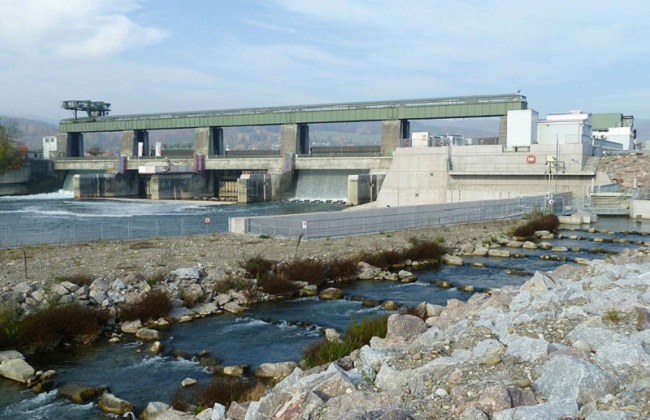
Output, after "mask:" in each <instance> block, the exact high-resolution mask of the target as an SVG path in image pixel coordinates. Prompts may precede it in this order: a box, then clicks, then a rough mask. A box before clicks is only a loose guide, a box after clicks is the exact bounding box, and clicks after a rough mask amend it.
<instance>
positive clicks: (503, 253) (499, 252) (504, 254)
mask: <svg viewBox="0 0 650 420" xmlns="http://www.w3.org/2000/svg"><path fill="white" fill-rule="evenodd" d="M488 256H489V257H499V258H510V251H508V250H507V249H497V248H491V249H490V250H489V251H488Z"/></svg>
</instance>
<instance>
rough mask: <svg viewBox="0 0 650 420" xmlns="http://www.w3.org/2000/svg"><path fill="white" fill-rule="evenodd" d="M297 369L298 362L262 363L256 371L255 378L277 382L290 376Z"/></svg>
mask: <svg viewBox="0 0 650 420" xmlns="http://www.w3.org/2000/svg"><path fill="white" fill-rule="evenodd" d="M297 367H298V365H297V364H296V362H280V363H262V364H261V365H260V366H259V367H258V368H257V369H255V376H257V377H260V378H271V379H274V380H276V381H277V380H281V379H284V378H285V377H287V376H289V375H290V374H291V372H293V370H294V369H295V368H297Z"/></svg>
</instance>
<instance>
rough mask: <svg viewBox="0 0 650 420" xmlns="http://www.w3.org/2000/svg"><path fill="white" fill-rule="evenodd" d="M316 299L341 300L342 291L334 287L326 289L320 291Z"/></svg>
mask: <svg viewBox="0 0 650 420" xmlns="http://www.w3.org/2000/svg"><path fill="white" fill-rule="evenodd" d="M318 297H319V298H320V299H321V300H336V299H341V298H342V297H343V290H341V289H338V288H336V287H328V288H327V289H325V290H321V292H320V293H319V294H318Z"/></svg>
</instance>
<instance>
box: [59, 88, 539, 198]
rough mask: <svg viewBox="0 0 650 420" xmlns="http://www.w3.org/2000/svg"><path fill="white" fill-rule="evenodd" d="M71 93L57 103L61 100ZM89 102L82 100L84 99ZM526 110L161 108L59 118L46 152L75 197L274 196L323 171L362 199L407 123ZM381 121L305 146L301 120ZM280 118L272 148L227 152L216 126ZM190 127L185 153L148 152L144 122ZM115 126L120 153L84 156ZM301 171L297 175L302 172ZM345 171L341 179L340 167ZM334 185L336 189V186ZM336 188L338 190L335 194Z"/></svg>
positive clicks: (456, 103)
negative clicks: (373, 132) (373, 137)
mask: <svg viewBox="0 0 650 420" xmlns="http://www.w3.org/2000/svg"><path fill="white" fill-rule="evenodd" d="M72 102H76V101H64V103H63V104H62V106H63V107H64V108H66V109H71V108H70V107H69V106H71V105H74V104H71V103H72ZM86 102H87V101H86ZM525 109H527V100H526V97H525V96H523V95H520V94H506V95H490V96H463V97H445V98H428V99H414V100H397V101H376V102H357V103H339V104H318V105H298V106H282V107H265V108H246V109H244V108H242V109H225V110H214V111H195V112H179V113H161V114H136V115H112V116H109V115H106V114H107V113H105V112H102V113H100V114H99V115H93V114H91V113H90V112H89V116H88V117H87V118H86V117H81V118H78V117H75V118H71V119H65V120H62V121H60V124H59V133H58V135H57V137H56V148H55V149H56V152H55V153H54V156H55V157H54V169H55V170H57V171H69V172H70V173H76V172H83V171H87V172H93V173H92V174H88V173H87V174H83V173H82V174H79V175H76V176H75V180H74V191H75V197H126V196H132V197H133V196H135V197H138V196H139V197H147V198H151V199H195V198H201V199H215V198H216V199H224V200H233V201H238V202H243V203H247V202H255V201H268V200H277V199H282V198H284V197H286V194H287V192H290V191H295V190H300V186H297V185H296V183H300V180H301V178H304V179H309V180H311V181H310V182H313V178H314V176H306V175H307V174H308V173H309V171H313V174H316V176H317V174H329V176H330V178H331V179H332V180H333V179H338V180H343V181H338V182H345V180H346V179H347V185H345V186H344V188H345V189H347V194H346V195H347V201H348V202H349V203H351V204H362V203H365V202H368V201H373V200H375V199H376V198H377V197H378V196H379V191H380V190H381V184H382V182H383V179H384V177H385V176H386V173H387V172H388V171H389V169H390V167H391V162H392V161H393V159H394V156H395V155H396V151H397V150H398V149H400V148H401V146H404V145H405V140H407V139H409V138H410V121H411V120H418V119H428V120H430V119H453V118H485V117H501V119H502V123H501V124H502V126H505V125H507V121H506V119H507V114H508V112H509V111H513V110H525ZM361 121H381V122H382V133H381V144H380V145H379V146H360V147H311V146H310V142H309V124H315V123H341V122H361ZM265 125H278V126H280V147H279V150H248V151H229V150H226V149H225V148H224V137H223V128H224V127H240V126H265ZM188 128H191V129H194V130H195V140H194V148H193V151H192V153H193V158H191V159H165V158H161V157H151V156H149V150H151V148H150V144H149V132H150V131H152V130H174V129H188ZM93 132H121V133H122V137H121V146H120V150H119V153H120V156H118V157H117V158H96V157H84V154H85V153H84V146H83V135H84V133H93ZM301 174H302V177H301V176H300V175H301ZM345 174H348V176H347V178H346V177H345V176H341V175H345ZM335 190H336V188H335ZM337 194H338V193H337Z"/></svg>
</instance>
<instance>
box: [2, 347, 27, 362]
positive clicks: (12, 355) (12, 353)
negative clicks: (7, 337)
mask: <svg viewBox="0 0 650 420" xmlns="http://www.w3.org/2000/svg"><path fill="white" fill-rule="evenodd" d="M12 359H25V356H23V355H22V354H21V353H20V352H18V351H16V350H4V351H0V363H2V362H4V361H5V360H12Z"/></svg>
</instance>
